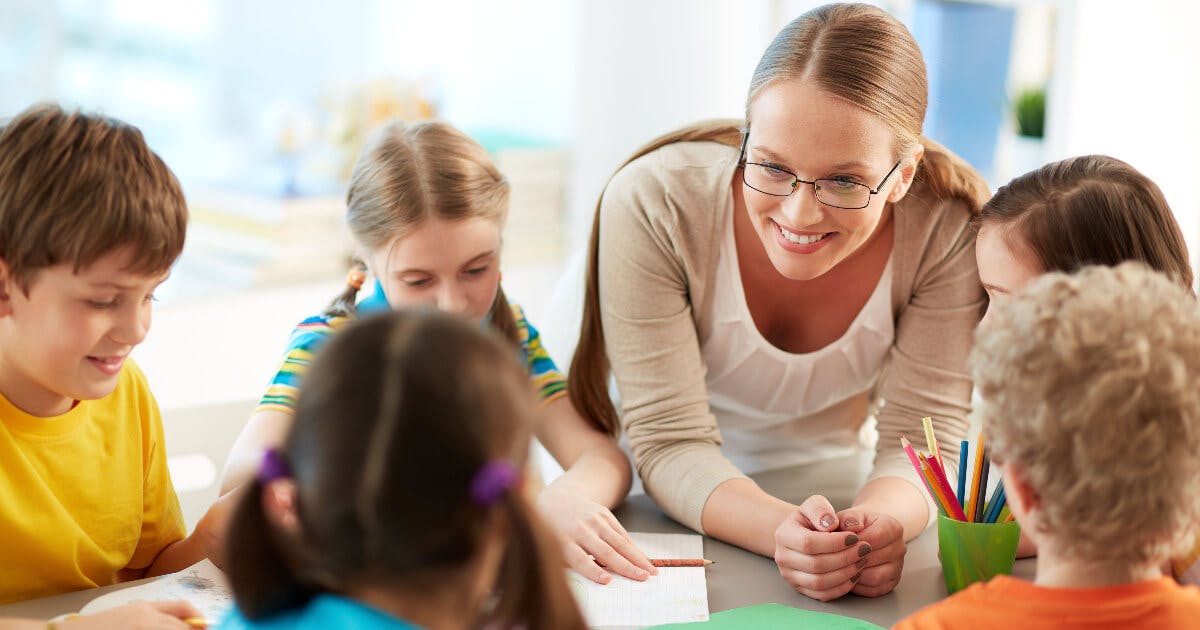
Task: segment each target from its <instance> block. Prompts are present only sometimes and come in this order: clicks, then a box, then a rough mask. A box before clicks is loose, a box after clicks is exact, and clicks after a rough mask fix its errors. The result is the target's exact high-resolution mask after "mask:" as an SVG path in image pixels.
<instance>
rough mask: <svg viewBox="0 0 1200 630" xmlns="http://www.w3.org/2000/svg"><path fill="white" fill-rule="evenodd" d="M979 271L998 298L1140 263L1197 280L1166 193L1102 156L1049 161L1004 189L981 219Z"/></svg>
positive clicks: (1185, 280) (977, 248) (1179, 277)
mask: <svg viewBox="0 0 1200 630" xmlns="http://www.w3.org/2000/svg"><path fill="white" fill-rule="evenodd" d="M977 224H978V227H979V239H978V241H977V242H976V246H975V252H976V259H977V261H978V264H979V276H980V280H981V281H982V282H983V285H984V288H985V289H987V291H988V295H989V297H990V298H991V300H992V301H993V302H996V301H998V300H1002V299H1003V298H1004V297H1006V296H1007V295H1010V294H1012V293H1015V292H1016V291H1019V290H1020V289H1021V288H1022V287H1023V286H1024V285H1025V284H1026V283H1028V282H1029V281H1030V280H1031V279H1033V278H1034V277H1036V276H1038V275H1040V274H1042V273H1045V272H1048V271H1063V272H1068V273H1069V272H1072V271H1075V270H1077V269H1079V268H1081V267H1084V266H1086V265H1109V266H1112V265H1117V264H1120V263H1122V262H1125V261H1139V262H1142V263H1145V264H1146V265H1149V266H1150V267H1151V268H1152V269H1155V270H1157V271H1160V272H1162V273H1165V274H1167V275H1169V276H1171V277H1172V278H1174V279H1175V280H1176V281H1177V282H1179V283H1180V284H1182V285H1184V286H1188V287H1190V286H1191V284H1192V270H1191V265H1190V263H1189V262H1188V253H1187V245H1186V244H1185V243H1184V240H1183V232H1182V231H1181V230H1180V229H1179V224H1178V223H1177V222H1176V220H1175V217H1174V215H1173V214H1172V213H1171V208H1170V207H1169V206H1168V205H1167V201H1166V198H1165V197H1163V194H1162V191H1161V190H1159V188H1158V186H1156V185H1155V184H1154V182H1152V181H1150V179H1149V178H1147V177H1146V176H1145V175H1143V174H1141V173H1140V172H1138V171H1137V170H1136V169H1134V168H1133V167H1132V166H1130V165H1128V164H1126V163H1125V162H1122V161H1120V160H1117V159H1114V158H1111V157H1108V156H1104V155H1086V156H1081V157H1074V158H1068V159H1066V160H1062V161H1060V162H1054V163H1051V164H1047V165H1045V166H1043V167H1041V168H1039V169H1036V170H1034V171H1030V172H1029V173H1026V174H1024V175H1021V176H1020V177H1017V178H1016V179H1014V180H1012V181H1011V182H1009V183H1008V184H1006V185H1004V186H1001V187H1000V190H999V191H997V192H996V195H995V196H993V197H992V198H991V200H990V201H988V202H987V203H986V204H984V206H983V210H982V211H981V213H980V216H979V218H978V219H977Z"/></svg>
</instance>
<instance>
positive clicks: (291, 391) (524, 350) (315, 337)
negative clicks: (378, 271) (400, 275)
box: [255, 283, 567, 413]
mask: <svg viewBox="0 0 1200 630" xmlns="http://www.w3.org/2000/svg"><path fill="white" fill-rule="evenodd" d="M387 308H389V306H388V303H387V300H386V298H385V297H384V295H383V290H382V289H381V288H380V287H379V285H378V283H376V286H375V292H374V293H372V294H371V295H370V296H368V297H367V298H365V299H363V300H362V301H361V302H359V303H358V305H357V309H358V312H360V313H373V312H378V311H382V310H385V309H387ZM509 308H511V309H512V314H513V320H514V321H515V322H516V325H517V338H518V339H519V341H520V348H521V350H520V354H521V359H522V360H523V361H524V363H525V365H526V367H527V368H528V370H529V377H530V379H532V380H533V382H534V385H536V386H537V390H538V393H539V395H540V397H541V399H542V402H543V403H548V402H550V401H552V400H557V399H558V398H561V397H563V396H565V395H566V393H567V379H566V377H564V376H563V374H562V372H559V370H558V366H556V365H555V364H554V359H552V358H550V354H549V353H547V352H546V348H545V347H544V346H542V340H541V336H540V335H539V334H538V331H537V328H534V327H533V324H531V323H529V320H528V319H526V318H525V311H523V310H522V309H521V307H520V306H518V305H516V304H512V303H510V304H509ZM354 319H355V317H354V316H353V315H350V316H344V317H343V316H337V317H330V316H327V315H316V316H313V317H309V318H307V319H305V320H304V321H302V322H300V324H299V325H297V326H296V329H295V330H293V331H292V337H291V340H290V341H289V342H288V348H287V353H286V354H285V355H284V357H283V365H282V366H280V368H279V371H278V372H276V373H275V376H274V378H272V379H271V382H270V384H269V385H268V386H267V391H266V393H265V394H263V397H262V399H261V400H259V402H258V407H257V408H256V409H255V413H257V412H259V411H282V412H285V413H292V412H294V411H295V409H296V396H297V395H298V394H299V391H300V381H301V380H302V379H303V378H304V374H305V373H306V372H307V371H308V366H309V365H310V364H311V363H312V360H313V356H314V355H315V353H316V352H317V350H318V349H319V348H320V347H321V346H322V345H323V344H324V343H325V342H326V341H328V340H329V338H330V337H331V336H332V335H333V334H334V333H335V332H337V331H338V330H339V329H341V328H343V327H344V326H346V325H347V324H349V323H350V322H352V321H354Z"/></svg>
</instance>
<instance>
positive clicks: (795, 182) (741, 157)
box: [738, 130, 903, 210]
mask: <svg viewBox="0 0 1200 630" xmlns="http://www.w3.org/2000/svg"><path fill="white" fill-rule="evenodd" d="M749 141H750V132H749V130H747V131H746V133H745V134H743V135H742V149H741V151H740V152H739V153H738V168H740V169H742V183H743V184H745V185H746V186H748V187H749V188H750V189H751V190H754V191H757V192H760V193H762V194H764V195H770V196H771V197H790V196H792V193H794V192H796V188H798V187H799V186H800V184H808V185H809V186H812V190H813V199H816V200H817V201H818V202H820V203H822V204H824V205H827V206H829V207H830V208H837V209H838V210H862V209H863V208H866V207H867V206H869V205H871V196H872V195H878V194H879V192H880V191H882V190H883V185H884V184H886V183H887V180H888V179H890V178H891V177H892V175H893V174H894V173H895V172H896V169H898V168H900V164H901V163H903V160H901V161H899V162H896V165H895V166H893V167H892V170H890V171H888V173H887V175H884V176H883V179H882V180H881V181H880V182H879V185H878V186H876V187H875V188H871V187H870V186H868V185H866V184H860V183H858V182H843V183H850V184H854V185H855V186H862V187H863V188H866V189H867V190H868V191H869V192H870V195H867V203H865V204H863V205H861V206H856V207H853V208H847V207H845V206H835V205H833V204H831V203H829V202H827V201H825V200H824V199H821V197H820V196H819V195H817V182H820V181H837V180H835V179H829V178H827V177H822V178H819V179H814V180H812V181H808V180H804V179H800V176H799V175H797V174H795V173H793V172H791V171H789V170H787V169H786V168H780V167H778V166H776V165H774V164H763V163H761V162H747V161H746V143H748V142H749ZM748 165H749V166H762V167H765V168H769V169H774V170H776V171H781V172H784V173H787V174H788V175H791V176H792V189H791V190H790V191H788V194H786V195H780V194H776V193H769V192H767V191H765V190H759V189H757V188H755V187H754V186H753V185H751V184H750V182H747V181H746V166H748Z"/></svg>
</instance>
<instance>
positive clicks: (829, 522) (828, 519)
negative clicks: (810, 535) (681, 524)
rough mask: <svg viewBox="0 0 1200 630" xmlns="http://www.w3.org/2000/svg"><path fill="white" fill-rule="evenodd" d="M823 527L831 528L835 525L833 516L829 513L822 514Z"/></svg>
mask: <svg viewBox="0 0 1200 630" xmlns="http://www.w3.org/2000/svg"><path fill="white" fill-rule="evenodd" d="M821 527H823V528H825V529H829V528H830V527H833V517H832V516H830V515H828V514H826V515H825V516H822V517H821Z"/></svg>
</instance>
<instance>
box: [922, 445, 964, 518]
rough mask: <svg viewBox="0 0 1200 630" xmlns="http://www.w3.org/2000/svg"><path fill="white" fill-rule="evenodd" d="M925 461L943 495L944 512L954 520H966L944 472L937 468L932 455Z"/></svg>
mask: <svg viewBox="0 0 1200 630" xmlns="http://www.w3.org/2000/svg"><path fill="white" fill-rule="evenodd" d="M926 462H928V464H929V467H930V468H932V469H933V478H934V481H935V482H937V487H938V490H940V491H941V494H942V495H943V496H944V497H945V500H946V512H947V513H949V514H950V517H951V518H953V519H954V520H957V521H966V520H967V516H966V514H963V510H962V506H961V505H959V503H958V500H957V499H955V498H954V491H953V490H951V489H950V481H949V480H948V479H946V473H944V472H942V471H940V470H938V469H937V460H935V459H934V458H933V456H932V455H930V456H928V457H926Z"/></svg>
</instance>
